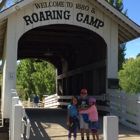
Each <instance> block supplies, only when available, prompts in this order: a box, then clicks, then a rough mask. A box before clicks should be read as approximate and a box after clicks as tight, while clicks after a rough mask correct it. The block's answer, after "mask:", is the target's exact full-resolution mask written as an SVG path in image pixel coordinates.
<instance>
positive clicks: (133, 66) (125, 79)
mask: <svg viewBox="0 0 140 140" xmlns="http://www.w3.org/2000/svg"><path fill="white" fill-rule="evenodd" d="M118 76H119V79H120V86H121V88H122V89H123V90H125V91H126V92H127V93H130V94H137V93H140V57H137V58H136V59H134V58H130V59H128V60H127V61H126V62H125V63H123V69H122V70H120V71H119V73H118Z"/></svg>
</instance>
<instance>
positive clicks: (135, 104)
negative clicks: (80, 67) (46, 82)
mask: <svg viewBox="0 0 140 140" xmlns="http://www.w3.org/2000/svg"><path fill="white" fill-rule="evenodd" d="M79 97H80V96H78V98H79ZM88 97H90V96H88ZM92 97H94V98H96V100H97V101H105V102H106V105H103V106H102V105H98V104H97V108H98V110H100V111H106V112H108V113H109V115H111V116H114V115H115V116H118V118H119V122H121V123H122V124H124V125H127V126H129V127H131V128H133V129H135V130H138V131H140V94H137V95H131V94H127V93H125V92H117V91H116V92H114V91H113V92H111V93H107V94H102V95H93V96H92ZM71 98H72V96H58V95H57V94H54V95H50V96H47V97H45V99H44V107H45V108H56V107H59V106H60V107H61V106H67V105H68V104H69V103H70V99H71Z"/></svg>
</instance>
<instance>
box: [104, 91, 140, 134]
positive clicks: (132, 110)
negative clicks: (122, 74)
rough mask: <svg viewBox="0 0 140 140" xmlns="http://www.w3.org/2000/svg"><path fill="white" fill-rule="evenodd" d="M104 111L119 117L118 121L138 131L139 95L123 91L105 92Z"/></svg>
mask: <svg viewBox="0 0 140 140" xmlns="http://www.w3.org/2000/svg"><path fill="white" fill-rule="evenodd" d="M106 100H107V105H108V106H109V107H106V111H107V112H109V113H110V115H116V116H118V117H119V122H121V123H122V124H124V125H127V126H129V127H131V128H133V129H135V130H138V131H139V132H140V95H139V94H137V95H131V94H127V93H125V92H117V91H116V92H113V93H107V94H106Z"/></svg>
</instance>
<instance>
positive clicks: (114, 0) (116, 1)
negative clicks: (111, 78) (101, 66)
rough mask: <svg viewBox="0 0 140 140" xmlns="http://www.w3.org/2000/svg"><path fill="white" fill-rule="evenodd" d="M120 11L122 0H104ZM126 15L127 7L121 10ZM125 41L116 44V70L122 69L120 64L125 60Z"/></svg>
mask: <svg viewBox="0 0 140 140" xmlns="http://www.w3.org/2000/svg"><path fill="white" fill-rule="evenodd" d="M106 1H107V2H108V3H110V4H111V5H112V6H114V7H115V8H116V9H117V10H119V11H120V12H122V11H123V0H106ZM123 14H124V15H127V9H126V10H125V11H124V12H123ZM125 51H126V43H124V44H121V45H119V46H118V71H119V70H121V69H122V64H123V62H124V61H125Z"/></svg>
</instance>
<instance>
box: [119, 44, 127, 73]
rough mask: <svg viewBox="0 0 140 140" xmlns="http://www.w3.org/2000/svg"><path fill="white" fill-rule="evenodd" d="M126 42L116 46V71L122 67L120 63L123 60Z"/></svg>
mask: <svg viewBox="0 0 140 140" xmlns="http://www.w3.org/2000/svg"><path fill="white" fill-rule="evenodd" d="M125 51H126V44H125V43H124V44H121V45H119V48H118V71H119V70H121V69H122V64H123V62H124V61H125V55H126V54H125Z"/></svg>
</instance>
